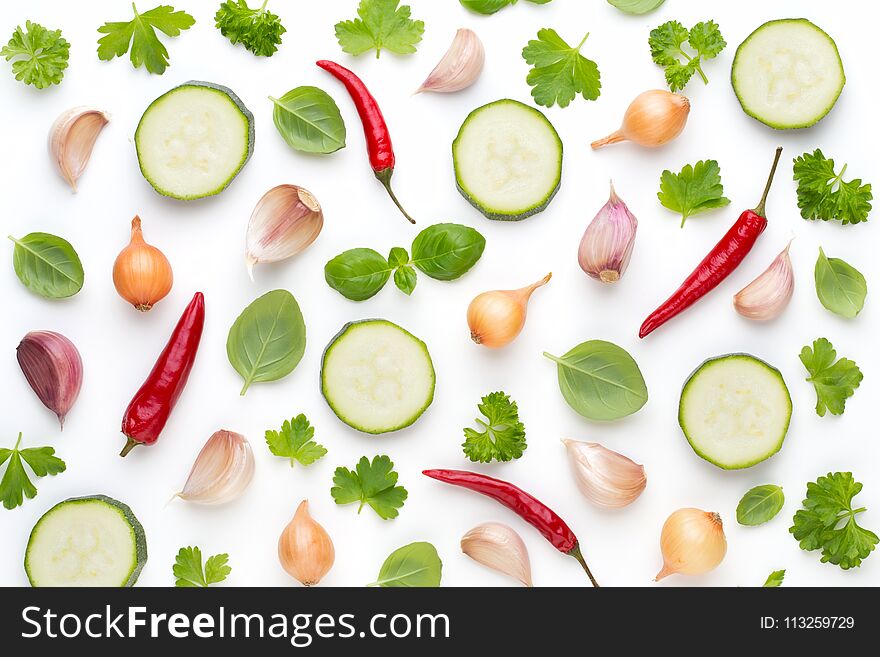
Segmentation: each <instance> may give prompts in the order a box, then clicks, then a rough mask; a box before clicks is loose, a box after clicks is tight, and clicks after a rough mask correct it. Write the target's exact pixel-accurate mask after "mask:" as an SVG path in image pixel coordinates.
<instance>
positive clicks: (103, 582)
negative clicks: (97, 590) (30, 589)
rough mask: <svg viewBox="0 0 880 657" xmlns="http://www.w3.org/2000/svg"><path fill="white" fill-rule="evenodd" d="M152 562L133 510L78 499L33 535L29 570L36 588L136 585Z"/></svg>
mask: <svg viewBox="0 0 880 657" xmlns="http://www.w3.org/2000/svg"><path fill="white" fill-rule="evenodd" d="M146 563H147V538H146V535H145V534H144V528H143V527H142V526H141V523H140V522H138V519H137V518H136V517H135V515H134V513H132V511H131V509H130V508H129V507H128V505H126V504H123V503H122V502H119V501H118V500H114V499H113V498H112V497H107V496H105V495H90V496H88V497H73V498H71V499H69V500H64V501H63V502H59V503H58V504H56V505H55V506H53V507H52V508H51V509H49V510H48V511H46V513H44V514H43V517H42V518H40V519H39V520H38V521H37V524H36V525H34V528H33V529H32V530H31V536H30V538H29V539H28V544H27V550H26V552H25V557H24V569H25V572H26V573H27V576H28V579H29V580H30V583H31V586H36V587H44V586H69V587H73V586H134V583H135V582H136V581H137V578H138V575H140V573H141V570H142V569H143V567H144V565H145V564H146Z"/></svg>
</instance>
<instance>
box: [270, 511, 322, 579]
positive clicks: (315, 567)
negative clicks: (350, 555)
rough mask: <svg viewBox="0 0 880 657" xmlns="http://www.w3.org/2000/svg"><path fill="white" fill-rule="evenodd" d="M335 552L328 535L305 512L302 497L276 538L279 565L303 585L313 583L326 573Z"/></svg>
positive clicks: (307, 512)
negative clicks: (291, 518)
mask: <svg viewBox="0 0 880 657" xmlns="http://www.w3.org/2000/svg"><path fill="white" fill-rule="evenodd" d="M335 558H336V552H335V551H334V549H333V541H331V540H330V535H329V534H328V533H327V532H326V530H325V529H324V528H323V527H321V525H319V524H318V523H317V522H315V520H314V519H313V518H312V516H311V515H309V501H308V500H303V501H302V502H300V505H299V506H298V507H297V509H296V513H295V514H294V515H293V520H291V521H290V523H289V524H288V525H287V527H285V528H284V531H283V532H282V533H281V538H279V539H278V559H279V561H281V567H282V568H284V570H286V571H287V573H288V574H289V575H290V576H291V577H293V578H294V579H296V580H298V581H299V582H300V583H301V584H303V585H304V586H314V585H315V584H317V583H318V582H320V581H321V580H322V579H323V578H324V575H326V574H327V573H328V572H330V569H331V568H332V567H333V561H334V560H335Z"/></svg>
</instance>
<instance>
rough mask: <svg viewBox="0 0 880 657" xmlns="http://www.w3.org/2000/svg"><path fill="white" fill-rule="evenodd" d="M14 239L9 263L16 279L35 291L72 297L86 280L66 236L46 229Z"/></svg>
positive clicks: (61, 297)
mask: <svg viewBox="0 0 880 657" xmlns="http://www.w3.org/2000/svg"><path fill="white" fill-rule="evenodd" d="M9 239H10V240H12V241H13V242H15V249H14V250H13V252H12V266H13V267H14V268H15V275H16V276H18V280H20V281H21V282H22V284H23V285H24V286H25V287H26V288H27V289H29V290H30V291H31V292H33V293H34V294H39V295H40V296H41V297H45V298H47V299H64V298H66V297H72V296H73V295H74V294H76V293H77V292H79V291H80V290H81V289H82V286H83V282H84V280H85V274H84V272H83V267H82V263H81V262H80V259H79V256H78V255H77V253H76V251H75V250H74V248H73V247H72V246H71V245H70V242H68V241H67V240H65V239H62V238H60V237H58V236H57V235H50V234H49V233H30V234H28V235H25V236H24V237H22V238H21V239H16V238H14V237H12V236H11V235H10V236H9Z"/></svg>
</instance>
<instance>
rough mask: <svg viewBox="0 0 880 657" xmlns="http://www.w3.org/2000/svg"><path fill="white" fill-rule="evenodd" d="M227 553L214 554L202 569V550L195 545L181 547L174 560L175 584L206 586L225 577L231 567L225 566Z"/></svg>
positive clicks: (180, 585)
mask: <svg viewBox="0 0 880 657" xmlns="http://www.w3.org/2000/svg"><path fill="white" fill-rule="evenodd" d="M228 561H229V555H228V554H215V555H214V556H213V557H209V558H208V561H207V562H205V568H204V570H202V551H201V550H200V549H199V548H197V547H182V548H180V551H179V552H178V553H177V557H176V558H175V560H174V568H173V572H174V577H176V578H177V580H176V581H175V582H174V585H175V586H179V587H185V588H195V587H207V586H209V585H210V584H217V583H219V582H222V581H223V580H224V579H226V578H227V577H228V575H229V573H231V572H232V568H230V567H229V566H227V565H226V564H227V562H228Z"/></svg>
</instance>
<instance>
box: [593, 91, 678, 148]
mask: <svg viewBox="0 0 880 657" xmlns="http://www.w3.org/2000/svg"><path fill="white" fill-rule="evenodd" d="M690 111H691V103H690V101H689V100H688V99H687V98H685V97H684V96H681V95H679V94H674V93H671V92H669V91H665V90H662V89H655V90H652V91H646V92H644V93H642V94H639V95H638V96H636V99H635V100H634V101H633V102H632V103H630V105H629V107H628V108H627V109H626V113H625V114H624V115H623V123H621V125H620V128H619V129H618V130H615V131H614V132H612V133H611V134H610V135H608V136H607V137H604V138H602V139H599V140H597V141H594V142H593V143H592V144H591V146H592V148H593V149H596V148H602V147H603V146H607V145H608V144H616V143H617V142H620V141H632V142H635V143H636V144H638V145H639V146H646V147H648V148H656V147H657V146H662V145H663V144H665V143H666V142H669V141H672V140H673V139H675V138H676V137H678V135H680V134H681V131H682V130H684V126H685V124H686V123H687V120H688V114H689V113H690Z"/></svg>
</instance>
